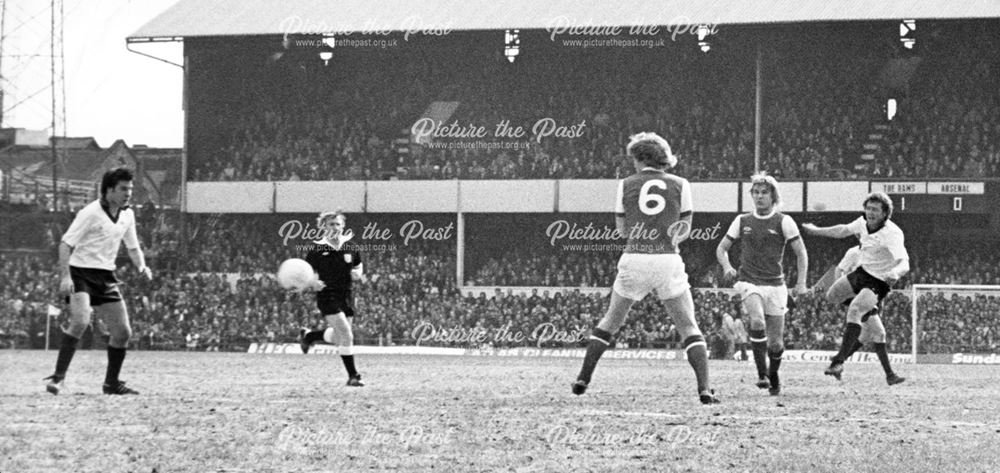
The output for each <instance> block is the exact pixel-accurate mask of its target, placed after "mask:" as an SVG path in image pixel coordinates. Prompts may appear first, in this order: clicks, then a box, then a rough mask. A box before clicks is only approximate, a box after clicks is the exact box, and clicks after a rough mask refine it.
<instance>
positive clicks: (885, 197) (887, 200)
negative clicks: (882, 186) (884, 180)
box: [861, 191, 892, 220]
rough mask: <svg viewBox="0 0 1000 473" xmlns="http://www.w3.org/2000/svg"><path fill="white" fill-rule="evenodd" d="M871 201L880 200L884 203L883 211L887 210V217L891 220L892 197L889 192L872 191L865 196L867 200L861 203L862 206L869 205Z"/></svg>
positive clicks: (879, 201)
mask: <svg viewBox="0 0 1000 473" xmlns="http://www.w3.org/2000/svg"><path fill="white" fill-rule="evenodd" d="M869 202H878V203H880V204H882V211H883V212H885V219H886V220H889V219H890V218H892V198H891V197H889V194H886V193H885V192H881V191H875V192H872V193H871V194H868V197H865V201H864V203H862V204H861V206H862V207H864V206H867V205H868V203H869Z"/></svg>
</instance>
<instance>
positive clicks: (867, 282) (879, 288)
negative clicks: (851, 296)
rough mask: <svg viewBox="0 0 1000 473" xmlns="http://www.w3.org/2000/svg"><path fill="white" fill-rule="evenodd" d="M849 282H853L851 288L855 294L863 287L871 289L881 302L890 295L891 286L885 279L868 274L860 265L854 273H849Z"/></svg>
mask: <svg viewBox="0 0 1000 473" xmlns="http://www.w3.org/2000/svg"><path fill="white" fill-rule="evenodd" d="M847 282H849V283H851V289H852V290H853V291H854V293H855V294H858V293H860V292H861V290H862V289H865V288H867V289H871V290H872V292H874V293H875V295H876V296H878V301H879V302H880V303H881V302H882V299H885V296H887V295H889V291H890V290H891V288H890V287H889V285H888V284H886V283H885V281H883V280H881V279H879V278H876V277H875V276H872V275H871V274H868V271H865V268H862V267H861V266H858V269H855V270H854V272H853V273H851V274H848V275H847Z"/></svg>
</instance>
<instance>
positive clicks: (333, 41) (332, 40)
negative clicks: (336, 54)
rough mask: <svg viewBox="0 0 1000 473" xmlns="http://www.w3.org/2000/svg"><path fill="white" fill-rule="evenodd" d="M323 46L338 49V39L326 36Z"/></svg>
mask: <svg viewBox="0 0 1000 473" xmlns="http://www.w3.org/2000/svg"><path fill="white" fill-rule="evenodd" d="M323 44H325V45H327V46H329V47H330V48H335V47H337V38H334V37H333V36H324V37H323Z"/></svg>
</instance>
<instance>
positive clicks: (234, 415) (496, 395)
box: [0, 351, 1000, 473]
mask: <svg viewBox="0 0 1000 473" xmlns="http://www.w3.org/2000/svg"><path fill="white" fill-rule="evenodd" d="M55 357H56V353H55V352H47V353H46V352H41V351H5V352H2V353H0V367H2V371H3V373H2V374H3V376H2V379H3V381H4V382H3V384H2V385H0V418H2V421H0V472H2V473H20V472H34V471H59V472H62V471H73V472H77V471H79V472H90V471H94V472H146V473H149V472H161V473H162V472H206V471H207V472H340V471H438V472H440V471H445V472H449V471H456V472H458V471H461V472H464V471H510V472H543V471H554V472H560V471H619V472H626V471H693V472H701V471H737V472H751V471H769V472H780V471H810V472H813V471H819V472H823V471H831V472H832V471H851V472H866V471H893V472H896V471H901V472H918V471H935V472H938V471H958V470H961V471H963V472H993V471H998V468H1000V466H998V465H1000V448H998V446H1000V409H998V407H1000V401H998V399H1000V395H998V387H997V382H996V379H997V378H998V375H1000V368H997V367H983V366H979V367H975V366H938V365H916V366H913V365H904V366H898V367H897V371H898V372H900V374H902V375H903V376H906V377H907V378H908V379H907V381H906V383H904V384H901V385H898V386H893V387H892V388H890V387H889V386H887V385H886V384H885V380H884V377H883V376H882V373H881V369H880V368H879V367H878V366H877V365H862V364H848V366H847V371H846V373H845V377H844V381H843V382H837V381H835V380H833V379H832V378H829V377H826V376H823V374H822V370H823V366H822V365H819V364H808V363H805V364H803V363H786V364H785V366H783V368H782V371H783V375H784V377H783V380H784V384H785V391H784V393H783V394H782V395H781V396H780V397H770V396H768V395H767V392H766V391H761V390H758V389H757V388H755V387H754V386H753V385H752V382H753V381H755V379H754V378H755V376H754V370H753V366H752V363H737V362H728V361H713V362H712V365H711V370H712V380H713V385H714V387H715V389H716V391H717V392H718V393H719V395H720V397H721V399H722V401H723V404H721V405H717V406H702V405H700V404H699V403H698V399H697V396H696V393H695V389H694V379H693V378H694V376H693V373H692V371H691V368H690V367H689V366H688V364H687V363H685V362H651V361H642V360H616V359H605V360H603V361H602V363H601V365H600V366H598V369H597V373H596V374H595V377H594V382H593V383H592V386H591V389H590V391H589V392H588V393H587V394H586V395H584V396H581V397H576V396H573V395H571V394H570V392H569V383H570V382H571V381H572V380H573V378H574V376H575V375H576V372H577V370H578V368H579V364H580V362H581V360H578V359H540V358H470V357H431V356H358V357H357V362H358V366H359V369H360V370H361V372H362V373H363V375H364V380H365V381H366V382H367V383H368V386H366V387H364V388H360V389H358V388H349V387H347V386H344V383H345V381H346V375H345V374H344V372H343V367H342V365H341V362H340V359H339V357H336V356H322V355H316V356H313V355H310V356H294V355H247V354H239V353H222V354H219V353H176V352H136V351H132V352H129V357H128V359H127V360H126V363H125V368H124V370H123V375H122V377H123V378H124V379H126V380H128V381H129V386H132V387H134V388H135V389H138V390H139V391H140V392H142V395H140V396H127V397H112V396H104V395H102V394H100V389H101V382H102V380H103V374H104V366H105V363H106V355H105V353H104V352H100V351H80V352H78V354H77V357H76V359H75V360H74V362H73V367H72V369H71V370H70V376H69V378H68V380H67V382H68V386H69V389H68V390H67V392H65V393H64V394H60V395H59V396H52V395H49V394H48V393H46V392H45V390H44V383H43V382H42V381H41V378H42V377H43V376H46V375H48V374H50V372H51V369H52V365H53V364H54V363H55Z"/></svg>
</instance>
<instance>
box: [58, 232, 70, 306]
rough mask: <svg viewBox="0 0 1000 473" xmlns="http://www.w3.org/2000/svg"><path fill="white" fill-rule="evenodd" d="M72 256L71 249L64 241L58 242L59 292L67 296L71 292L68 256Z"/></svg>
mask: <svg viewBox="0 0 1000 473" xmlns="http://www.w3.org/2000/svg"><path fill="white" fill-rule="evenodd" d="M71 254H73V247H72V246H69V243H66V242H65V241H60V242H59V292H62V293H66V294H69V293H71V292H73V278H71V277H70V275H69V255H71Z"/></svg>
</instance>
